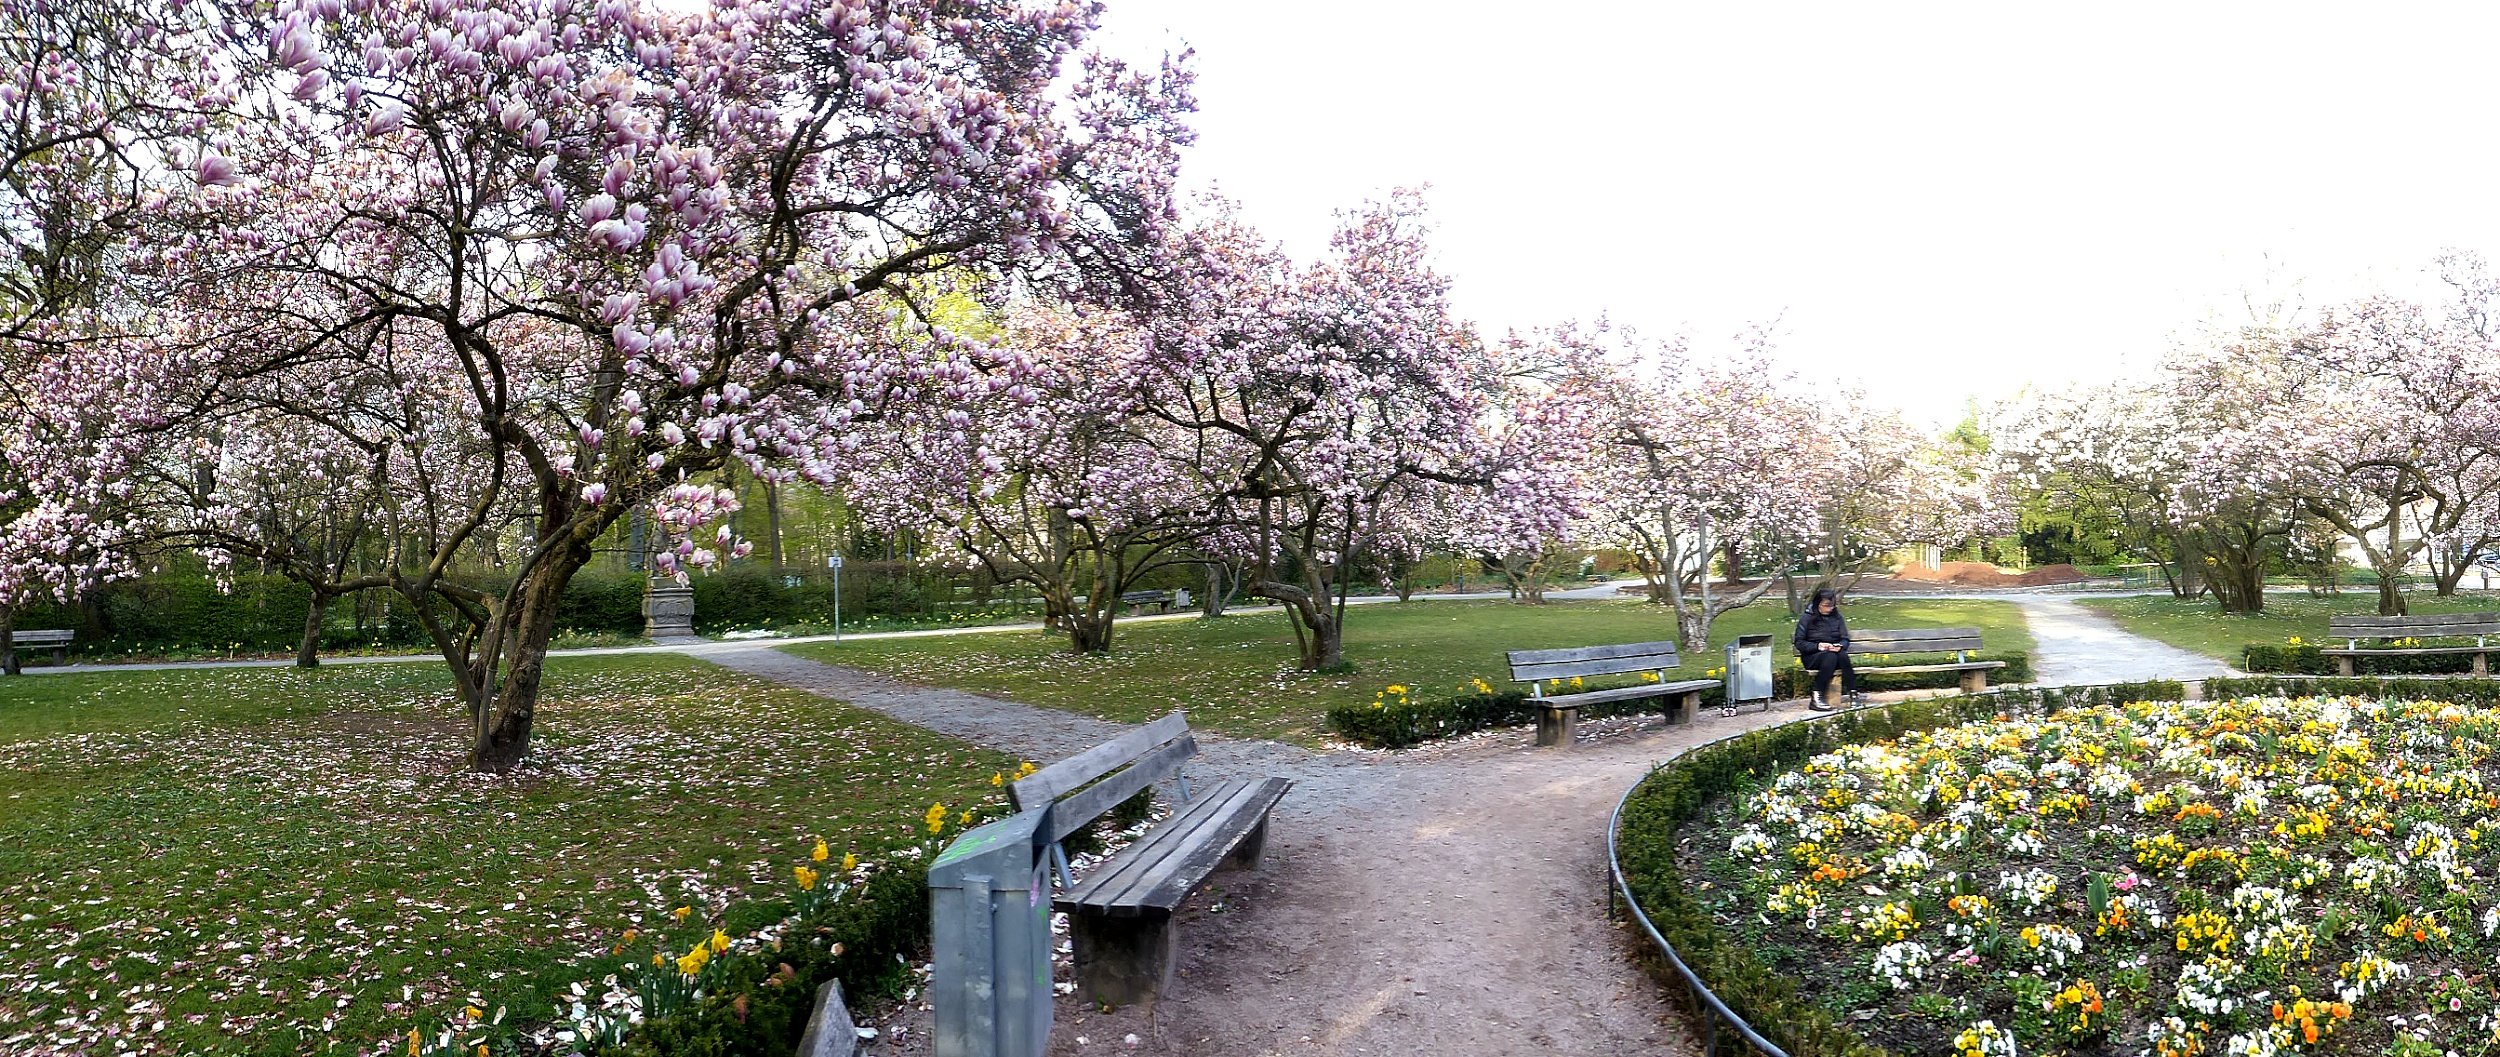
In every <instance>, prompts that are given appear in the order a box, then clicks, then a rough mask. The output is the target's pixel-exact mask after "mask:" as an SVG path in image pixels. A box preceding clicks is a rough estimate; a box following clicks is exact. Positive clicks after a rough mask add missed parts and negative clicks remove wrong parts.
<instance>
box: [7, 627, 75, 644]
mask: <svg viewBox="0 0 2500 1057" xmlns="http://www.w3.org/2000/svg"><path fill="white" fill-rule="evenodd" d="M75 634H77V632H76V631H73V630H72V629H69V628H51V629H37V630H34V631H23V630H21V631H14V632H10V633H9V640H10V641H12V642H15V643H17V644H18V645H20V646H49V645H53V644H55V643H62V642H68V641H69V640H70V636H72V635H75Z"/></svg>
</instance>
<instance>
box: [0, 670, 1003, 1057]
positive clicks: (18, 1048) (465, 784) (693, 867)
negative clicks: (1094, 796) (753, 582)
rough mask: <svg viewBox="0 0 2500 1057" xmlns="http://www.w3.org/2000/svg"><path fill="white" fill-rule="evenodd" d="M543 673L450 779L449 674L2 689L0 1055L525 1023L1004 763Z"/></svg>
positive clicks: (637, 676) (244, 1046)
mask: <svg viewBox="0 0 2500 1057" xmlns="http://www.w3.org/2000/svg"><path fill="white" fill-rule="evenodd" d="M548 669H549V673H550V674H549V679H548V686H547V693H546V699H545V700H544V701H543V702H542V704H541V705H540V710H539V723H540V730H541V734H540V736H539V739H538V741H537V742H536V745H535V747H534V748H533V750H532V755H531V760H530V762H529V763H528V764H527V765H526V766H525V768H524V769H523V770H522V771H521V772H520V773H518V774H515V775H512V776H507V777H499V778H487V777H483V776H478V775H473V774H470V773H467V772H466V771H465V770H464V768H463V749H464V742H463V740H462V737H461V734H460V731H461V727H462V722H461V718H460V714H459V713H458V712H457V711H456V709H455V708H454V706H453V703H452V700H451V697H450V694H449V693H448V677H447V675H446V674H445V673H444V672H443V671H442V669H441V667H440V666H439V665H432V664H384V665H355V666H345V665H341V666H333V667H330V668H325V669H322V670H320V671H318V672H298V671H294V670H291V669H248V670H231V669H230V670H207V671H186V672H146V673H139V672H132V673H114V674H95V675H70V676H40V677H27V678H20V679H10V680H7V681H6V682H5V683H0V908H5V909H6V912H5V914H0V1052H6V1053H25V1052H30V1051H39V1052H60V1053H114V1052H139V1053H183V1054H195V1053H247V1054H272V1055H275V1054H313V1053H327V1052H334V1051H335V1052H339V1053H372V1052H376V1051H377V1050H378V1049H381V1048H383V1047H385V1046H388V1047H390V1048H391V1049H393V1050H394V1051H395V1050H396V1049H397V1044H396V1043H394V1041H393V1040H395V1039H398V1038H401V1037H404V1035H405V1033H406V1032H407V1031H408V1030H409V1029H410V1028H411V1027H418V1028H423V1029H425V1031H426V1033H427V1034H428V1036H429V1037H430V1036H431V1035H432V1034H433V1032H434V1030H435V1029H436V1028H437V1027H439V1026H440V1025H442V1024H443V1023H444V1021H445V1018H446V1017H448V1016H450V1015H452V1014H454V1013H456V1012H457V1011H458V1010H459V1009H460V1008H461V1006H462V1005H463V1004H464V1003H474V1004H476V1005H477V1006H479V1007H481V1008H483V1009H487V1010H493V1009H495V1008H497V1007H499V1006H500V1007H507V1008H508V1009H509V1010H510V1014H511V1016H512V1017H513V1018H515V1019H517V1020H541V1019H545V1018H547V1017H549V1016H550V1015H551V1014H552V1012H553V998H554V996H555V994H556V993H557V992H558V991H559V990H560V989H562V988H565V987H568V986H569V985H570V984H572V983H573V982H575V981H581V980H596V979H597V978H598V977H599V976H600V975H602V974H604V973H606V972H610V971H613V966H612V965H610V964H608V959H609V948H610V946H611V945H612V944H614V943H615V942H616V940H617V938H618V934H619V933H620V932H621V931H622V930H623V929H625V928H626V927H627V926H640V927H642V928H644V929H645V930H646V931H649V930H652V929H654V927H655V926H656V927H658V928H659V929H660V931H662V932H664V933H667V934H669V935H672V936H673V935H674V934H676V933H678V932H684V933H687V934H688V935H694V934H697V933H698V930H708V929H709V927H710V924H709V923H710V922H713V921H717V920H719V919H720V916H721V914H722V913H723V911H724V910H725V908H728V907H731V906H733V905H744V904H746V903H747V901H749V900H753V899H765V898H780V897H782V896H784V895H785V894H786V893H787V892H788V891H789V889H790V887H791V884H790V868H791V866H792V865H793V864H795V863H797V862H799V861H800V860H801V858H802V857H803V856H804V855H805V854H806V853H807V851H808V850H809V848H810V847H811V846H812V844H813V842H814V840H815V839H817V838H818V837H822V838H825V839H826V840H828V841H829V842H830V843H831V845H832V848H833V849H834V854H835V855H836V856H839V855H840V854H841V853H842V852H843V851H845V850H856V851H858V852H859V854H860V855H861V856H862V857H863V858H871V859H873V858H875V857H877V856H878V855H879V854H880V853H882V852H885V851H888V850H891V849H896V848H901V847H905V846H907V845H910V844H913V843H914V842H915V841H916V840H917V838H918V837H919V836H920V835H921V834H922V833H923V832H924V831H922V830H921V829H920V828H919V827H920V826H921V825H922V822H921V816H922V812H924V811H925V810H927V808H928V806H929V805H930V803H931V802H932V801H943V802H945V803H947V804H949V805H953V806H962V805H964V804H967V803H970V804H974V805H986V804H987V803H989V802H990V801H992V800H994V799H996V797H995V796H994V793H995V791H994V790H993V789H992V788H991V787H990V785H989V778H990V776H991V775H992V774H993V773H995V772H996V771H998V770H1000V769H1003V768H1008V767H1012V766H1013V765H1014V763H1015V761H1014V760H1012V759H1010V758H1008V757H1004V756H1000V755H998V754H995V753H991V752H987V751H984V750H979V749H975V748H973V747H971V746H968V745H966V744H964V743H962V742H958V741H954V740H952V739H949V738H945V737H942V736H939V735H936V734H932V733H929V732H926V731H923V730H920V729H919V728H916V727H910V726H906V725H903V724H900V723H896V722H892V721H890V720H886V719H884V718H883V717H880V716H877V715H874V714H873V713H868V712H863V711H860V710H855V709H852V708H848V707H846V706H843V705H841V704H838V703H835V702H831V701H827V700H824V699H822V698H818V697H815V696H813V695H810V694H805V693H800V692H797V691H790V690H784V689H781V688H778V687H774V686H771V685H769V684H766V683H762V682H759V681H756V680H753V679H750V678H748V677H745V676H741V675H738V674H735V673H732V672H728V671H725V670H722V669H718V668H714V667H712V666H710V665H706V664H703V663H701V662H698V661H693V660H689V659H686V658H682V657H671V656H638V657H616V658H597V659H587V658H577V659H563V658H559V659H557V660H554V661H552V662H550V664H549V666H548ZM679 905H685V906H691V907H693V908H695V913H696V915H697V916H696V917H695V918H694V919H693V920H691V921H689V922H687V923H686V924H684V925H682V926H680V925H673V924H671V923H669V922H667V921H666V920H665V918H666V911H667V909H668V908H670V907H673V906H679ZM107 1033H110V1035H111V1036H112V1037H109V1038H107V1037H105V1036H106V1035H107ZM125 1047H126V1049H125Z"/></svg>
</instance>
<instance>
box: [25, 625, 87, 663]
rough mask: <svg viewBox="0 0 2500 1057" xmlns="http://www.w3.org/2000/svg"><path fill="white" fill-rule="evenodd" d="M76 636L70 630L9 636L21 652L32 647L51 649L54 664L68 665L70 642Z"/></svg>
mask: <svg viewBox="0 0 2500 1057" xmlns="http://www.w3.org/2000/svg"><path fill="white" fill-rule="evenodd" d="M74 634H76V633H75V632H73V631H72V630H71V629H69V628H51V629H37V630H34V631H19V632H14V633H12V634H11V635H10V636H9V641H10V642H11V643H13V644H15V646H16V648H18V649H21V650H22V649H26V648H28V647H30V646H43V647H49V648H50V649H51V653H52V663H54V664H68V663H69V640H70V638H71V636H72V635H74Z"/></svg>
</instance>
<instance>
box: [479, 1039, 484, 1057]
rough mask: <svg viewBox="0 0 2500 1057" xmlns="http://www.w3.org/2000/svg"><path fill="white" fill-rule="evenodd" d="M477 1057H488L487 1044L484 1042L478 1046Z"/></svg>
mask: <svg viewBox="0 0 2500 1057" xmlns="http://www.w3.org/2000/svg"><path fill="white" fill-rule="evenodd" d="M477 1057H486V1044H485V1043H483V1042H481V1043H478V1044H477Z"/></svg>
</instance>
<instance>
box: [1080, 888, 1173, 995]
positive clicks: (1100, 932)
mask: <svg viewBox="0 0 2500 1057" xmlns="http://www.w3.org/2000/svg"><path fill="white" fill-rule="evenodd" d="M1179 931H1180V930H1179V929H1176V928H1173V927H1172V916H1171V915H1170V914H1151V913H1150V914H1144V915H1140V916H1137V917H1112V916H1110V915H1107V914H1092V913H1087V912H1085V911H1083V910H1079V911H1076V912H1074V913H1071V914H1069V915H1068V938H1069V940H1070V941H1071V943H1072V945H1073V946H1074V947H1075V948H1076V993H1077V996H1078V997H1080V998H1083V999H1084V1000H1086V1001H1088V1002H1099V1003H1103V1004H1106V1005H1113V1006H1127V1005H1135V1004H1137V1003H1139V1002H1150V1001H1153V1000H1154V997H1155V996H1156V995H1159V994H1162V993H1163V991H1164V990H1165V989H1166V988H1169V987H1170V986H1171V985H1172V961H1173V940H1174V934H1175V933H1178V932H1179Z"/></svg>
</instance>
